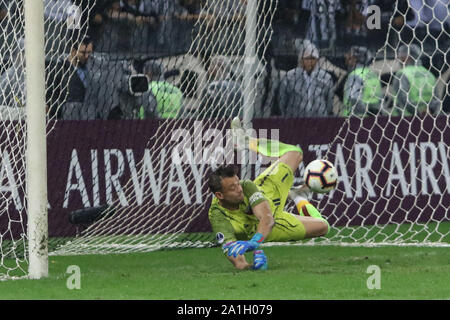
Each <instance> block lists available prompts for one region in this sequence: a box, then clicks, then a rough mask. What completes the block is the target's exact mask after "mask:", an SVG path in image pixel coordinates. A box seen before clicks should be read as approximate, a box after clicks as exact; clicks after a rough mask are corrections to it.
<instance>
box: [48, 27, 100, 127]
mask: <svg viewBox="0 0 450 320" xmlns="http://www.w3.org/2000/svg"><path fill="white" fill-rule="evenodd" d="M93 50H94V43H93V41H92V39H91V38H90V37H88V36H86V37H84V38H83V39H82V40H81V41H80V42H75V43H73V45H72V48H71V50H70V54H69V55H68V57H67V59H65V60H64V61H62V62H57V63H56V65H55V66H52V67H50V68H48V69H49V74H48V75H47V76H48V77H49V78H48V80H47V84H48V85H49V86H48V88H47V90H46V92H47V101H49V102H50V106H49V107H50V110H49V111H50V116H51V117H52V116H54V115H56V114H57V113H59V114H58V116H60V117H61V118H62V119H86V118H89V119H91V118H95V113H93V112H94V110H86V106H85V104H84V101H85V98H86V90H87V88H88V86H89V84H90V75H89V73H90V72H91V70H90V68H89V64H88V61H89V60H90V57H91V54H92V52H93ZM51 64H52V63H51ZM62 104H63V105H62ZM60 105H62V108H61V109H62V110H60V111H58V110H57V109H56V108H57V107H59V106H60Z"/></svg>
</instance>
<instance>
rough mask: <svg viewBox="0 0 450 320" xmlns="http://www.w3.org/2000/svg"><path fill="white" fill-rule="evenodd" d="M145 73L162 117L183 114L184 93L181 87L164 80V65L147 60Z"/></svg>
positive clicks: (174, 116) (158, 112)
mask: <svg viewBox="0 0 450 320" xmlns="http://www.w3.org/2000/svg"><path fill="white" fill-rule="evenodd" d="M143 72H144V74H146V75H147V77H148V78H149V80H150V82H149V89H150V92H151V94H152V95H153V96H154V97H155V98H156V102H157V114H158V116H159V117H160V118H163V119H167V118H179V117H181V116H182V115H183V113H184V110H183V94H182V92H181V90H180V89H179V88H177V87H176V86H174V85H172V84H170V83H168V82H166V81H164V79H163V67H162V65H161V64H160V63H158V62H156V61H152V60H148V61H146V62H145V64H144V67H143Z"/></svg>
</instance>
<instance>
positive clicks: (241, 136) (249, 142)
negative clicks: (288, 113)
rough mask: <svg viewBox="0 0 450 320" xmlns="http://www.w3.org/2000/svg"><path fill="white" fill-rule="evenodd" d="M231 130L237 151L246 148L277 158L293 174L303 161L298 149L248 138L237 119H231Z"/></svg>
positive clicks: (285, 144) (272, 141)
mask: <svg viewBox="0 0 450 320" xmlns="http://www.w3.org/2000/svg"><path fill="white" fill-rule="evenodd" d="M231 129H232V130H233V138H234V140H235V142H234V144H235V147H236V148H237V149H245V148H248V149H250V150H252V151H254V152H256V153H260V154H262V155H264V156H266V157H270V158H277V159H278V162H281V163H285V164H287V165H288V166H289V167H290V168H291V169H292V171H293V172H295V170H297V168H298V166H299V164H300V163H301V162H302V161H303V151H302V149H301V148H300V147H297V146H294V145H290V144H287V143H283V142H280V141H277V140H270V139H263V138H254V137H250V136H248V135H247V134H246V133H245V130H244V129H243V128H242V126H241V122H240V120H239V118H234V119H233V121H232V122H231Z"/></svg>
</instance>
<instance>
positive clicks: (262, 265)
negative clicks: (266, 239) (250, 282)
mask: <svg viewBox="0 0 450 320" xmlns="http://www.w3.org/2000/svg"><path fill="white" fill-rule="evenodd" d="M252 269H253V270H267V257H266V255H265V254H264V251H262V250H256V251H255V252H253V266H252Z"/></svg>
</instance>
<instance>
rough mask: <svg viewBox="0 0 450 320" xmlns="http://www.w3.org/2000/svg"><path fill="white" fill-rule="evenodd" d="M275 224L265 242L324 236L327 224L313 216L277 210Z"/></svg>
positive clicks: (326, 231)
mask: <svg viewBox="0 0 450 320" xmlns="http://www.w3.org/2000/svg"><path fill="white" fill-rule="evenodd" d="M274 220H275V225H274V227H273V228H272V231H271V232H270V234H269V235H268V236H267V238H266V242H287V241H299V240H304V239H310V238H316V237H321V236H324V235H326V234H327V233H328V225H327V224H326V223H324V222H323V221H322V220H320V219H317V218H313V217H304V216H299V215H295V214H292V213H289V212H285V211H281V212H277V213H276V214H275V217H274Z"/></svg>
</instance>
